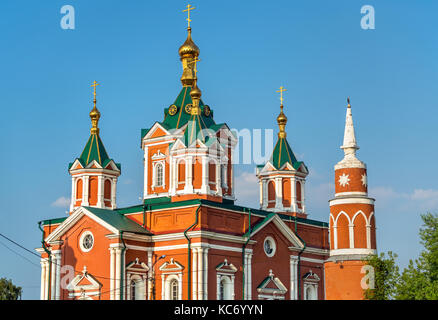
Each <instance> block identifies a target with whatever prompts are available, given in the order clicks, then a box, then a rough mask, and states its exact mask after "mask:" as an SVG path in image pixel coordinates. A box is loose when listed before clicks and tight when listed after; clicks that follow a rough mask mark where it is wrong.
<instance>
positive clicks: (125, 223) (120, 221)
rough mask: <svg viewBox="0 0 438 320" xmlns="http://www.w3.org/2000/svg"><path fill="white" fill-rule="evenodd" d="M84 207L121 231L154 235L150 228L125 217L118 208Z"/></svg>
mask: <svg viewBox="0 0 438 320" xmlns="http://www.w3.org/2000/svg"><path fill="white" fill-rule="evenodd" d="M84 208H85V209H87V210H88V211H90V212H91V213H93V214H94V215H95V216H97V217H98V218H100V219H102V220H103V221H105V222H106V223H108V224H109V225H111V226H113V227H114V228H116V229H117V230H119V231H123V232H132V233H140V234H146V235H152V233H151V232H150V231H149V230H147V229H146V228H143V227H142V226H141V225H139V224H138V223H136V222H134V221H132V220H131V219H129V218H127V217H125V216H124V215H123V214H121V213H119V212H118V211H116V210H108V209H99V208H93V207H84Z"/></svg>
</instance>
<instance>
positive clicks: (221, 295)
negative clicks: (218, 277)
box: [219, 280, 225, 300]
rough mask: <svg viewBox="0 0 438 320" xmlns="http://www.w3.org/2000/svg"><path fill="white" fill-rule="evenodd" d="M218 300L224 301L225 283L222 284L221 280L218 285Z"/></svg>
mask: <svg viewBox="0 0 438 320" xmlns="http://www.w3.org/2000/svg"><path fill="white" fill-rule="evenodd" d="M219 300H225V283H224V280H222V281H221V282H220V283H219Z"/></svg>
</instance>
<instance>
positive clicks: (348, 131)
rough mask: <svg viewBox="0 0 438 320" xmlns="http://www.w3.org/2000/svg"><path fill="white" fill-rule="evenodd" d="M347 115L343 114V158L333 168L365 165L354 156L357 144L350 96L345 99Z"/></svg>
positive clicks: (357, 147)
mask: <svg viewBox="0 0 438 320" xmlns="http://www.w3.org/2000/svg"><path fill="white" fill-rule="evenodd" d="M347 102H348V106H347V115H346V116H345V131H344V143H343V145H342V146H341V149H343V150H344V159H342V161H341V162H339V163H338V164H337V165H336V166H335V168H338V167H339V168H341V167H366V166H365V164H364V163H363V162H362V161H360V160H359V159H357V158H356V151H357V150H358V149H359V146H358V145H357V143H356V134H355V133H354V125H353V115H352V113H351V105H350V98H348V99H347Z"/></svg>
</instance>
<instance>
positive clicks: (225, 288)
mask: <svg viewBox="0 0 438 320" xmlns="http://www.w3.org/2000/svg"><path fill="white" fill-rule="evenodd" d="M218 290H219V295H218V299H219V300H232V299H233V298H232V290H233V288H232V281H231V279H230V277H228V276H222V277H221V279H220V281H219V287H218Z"/></svg>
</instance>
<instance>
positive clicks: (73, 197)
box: [70, 177, 76, 212]
mask: <svg viewBox="0 0 438 320" xmlns="http://www.w3.org/2000/svg"><path fill="white" fill-rule="evenodd" d="M75 202H76V178H74V177H72V178H71V203H70V212H72V211H73V208H74V206H75Z"/></svg>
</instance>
